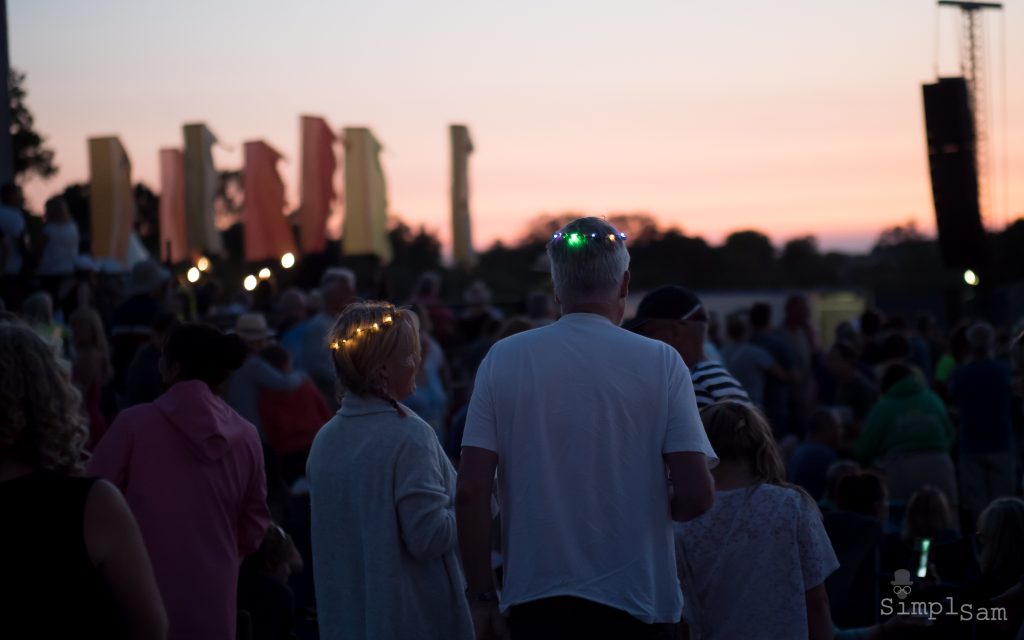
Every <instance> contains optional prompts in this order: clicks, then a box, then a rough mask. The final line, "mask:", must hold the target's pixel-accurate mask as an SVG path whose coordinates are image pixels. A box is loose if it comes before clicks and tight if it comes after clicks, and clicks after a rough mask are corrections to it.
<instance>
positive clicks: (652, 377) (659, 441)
mask: <svg viewBox="0 0 1024 640" xmlns="http://www.w3.org/2000/svg"><path fill="white" fill-rule="evenodd" d="M462 444H463V446H467V447H480V448H483V449H487V450H490V451H494V452H496V453H497V454H498V502H499V503H500V509H501V526H502V555H503V557H504V588H503V589H502V593H501V608H502V610H503V611H505V610H507V609H508V608H509V607H511V606H514V605H517V604H521V603H524V602H529V601H531V600H537V599H540V598H547V597H553V596H576V597H580V598H585V599H587V600H591V601H594V602H597V603H600V604H604V605H607V606H610V607H614V608H617V609H621V610H624V611H627V612H628V613H630V614H631V615H633V616H634V617H636V618H638V619H640V620H641V621H643V622H646V623H653V622H671V623H674V622H677V621H678V620H679V616H680V610H681V607H682V594H681V592H680V589H679V581H678V578H677V576H676V573H675V571H674V570H673V569H674V567H675V551H674V541H673V536H672V527H671V520H670V510H669V497H668V484H667V481H666V472H665V465H664V461H663V458H662V455H663V454H664V453H671V452H680V451H699V452H701V453H704V454H705V455H706V456H708V458H709V464H714V462H716V461H717V458H716V457H715V453H714V451H713V450H712V448H711V444H710V443H709V442H708V439H707V435H705V433H704V428H703V426H702V424H701V421H700V415H699V414H698V412H697V405H696V402H695V400H694V396H693V385H692V383H691V382H690V376H689V372H688V371H687V369H686V365H684V364H683V360H682V358H680V357H679V354H678V353H677V352H676V351H675V350H674V349H672V348H671V347H669V346H668V345H666V344H664V343H662V342H658V341H655V340H650V339H648V338H644V337H642V336H639V335H637V334H634V333H631V332H629V331H626V330H624V329H621V328H619V327H617V326H615V325H614V324H612V323H611V322H610V321H609V320H608V319H607V318H604V317H602V316H598V315H593V314H584V313H580V314H569V315H566V316H563V317H562V318H561V319H560V320H558V321H557V322H555V323H554V324H550V325H548V326H546V327H541V328H539V329H533V330H531V331H526V332H524V333H520V334H517V335H514V336H511V337H509V338H506V339H504V340H501V341H500V342H498V343H497V344H495V345H494V346H493V347H492V348H491V350H490V352H489V353H488V354H487V357H485V358H484V360H483V362H482V363H481V365H480V369H479V371H478V373H477V378H476V386H475V387H474V389H473V397H472V399H471V400H470V404H469V413H468V416H467V418H466V431H465V435H464V437H463V440H462Z"/></svg>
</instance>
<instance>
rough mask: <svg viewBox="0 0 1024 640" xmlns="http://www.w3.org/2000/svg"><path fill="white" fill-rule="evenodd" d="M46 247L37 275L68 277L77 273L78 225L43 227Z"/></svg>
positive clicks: (51, 224)
mask: <svg viewBox="0 0 1024 640" xmlns="http://www.w3.org/2000/svg"><path fill="white" fill-rule="evenodd" d="M43 235H44V236H46V246H45V247H44V248H43V256H42V258H41V259H40V261H39V268H38V269H36V273H37V274H38V275H41V276H66V275H71V274H72V273H74V272H75V259H76V258H77V257H78V225H76V224H75V223H74V222H71V221H69V222H65V223H63V224H55V223H47V224H46V226H44V227H43Z"/></svg>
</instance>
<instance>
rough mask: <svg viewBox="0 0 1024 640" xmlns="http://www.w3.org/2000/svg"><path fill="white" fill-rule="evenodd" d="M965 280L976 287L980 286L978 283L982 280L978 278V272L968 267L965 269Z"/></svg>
mask: <svg viewBox="0 0 1024 640" xmlns="http://www.w3.org/2000/svg"><path fill="white" fill-rule="evenodd" d="M964 282H966V283H967V284H968V285H970V286H972V287H976V286H978V283H979V282H981V279H980V278H978V274H976V273H974V271H972V270H970V269H968V270H967V271H964Z"/></svg>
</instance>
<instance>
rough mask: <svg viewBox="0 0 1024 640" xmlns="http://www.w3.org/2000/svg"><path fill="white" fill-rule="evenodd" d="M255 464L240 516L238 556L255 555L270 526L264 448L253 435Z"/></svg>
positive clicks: (252, 448)
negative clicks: (264, 469)
mask: <svg viewBox="0 0 1024 640" xmlns="http://www.w3.org/2000/svg"><path fill="white" fill-rule="evenodd" d="M252 439H253V441H254V442H253V443H252V444H251V445H250V448H251V450H252V458H253V464H252V468H251V473H250V475H249V483H248V486H247V487H246V489H245V498H244V499H243V501H242V509H241V511H240V513H239V514H238V555H239V557H245V556H247V555H249V554H251V553H255V552H256V551H257V550H258V549H259V548H260V543H262V542H263V535H264V534H265V533H266V532H267V527H268V526H270V509H268V508H267V477H266V473H265V472H264V471H263V448H262V447H261V446H260V444H259V443H258V442H257V441H256V440H257V437H256V435H255V433H254V434H253V437H252Z"/></svg>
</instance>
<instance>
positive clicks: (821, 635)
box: [804, 583, 833, 640]
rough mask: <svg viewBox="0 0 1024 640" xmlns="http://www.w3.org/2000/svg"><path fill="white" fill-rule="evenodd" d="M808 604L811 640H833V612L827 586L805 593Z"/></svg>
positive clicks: (808, 628) (817, 587)
mask: <svg viewBox="0 0 1024 640" xmlns="http://www.w3.org/2000/svg"><path fill="white" fill-rule="evenodd" d="M804 598H805V600H806V602H807V632H808V634H807V635H808V638H809V639H810V640H832V629H833V627H832V612H831V610H830V609H829V605H828V592H827V591H825V584H824V583H822V584H819V585H818V586H816V587H814V588H812V589H809V590H808V591H807V592H805V593H804Z"/></svg>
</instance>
